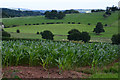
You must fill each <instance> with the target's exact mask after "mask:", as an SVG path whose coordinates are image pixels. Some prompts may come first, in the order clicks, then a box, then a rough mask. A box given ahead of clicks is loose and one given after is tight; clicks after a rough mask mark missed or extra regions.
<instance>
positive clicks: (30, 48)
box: [2, 12, 120, 78]
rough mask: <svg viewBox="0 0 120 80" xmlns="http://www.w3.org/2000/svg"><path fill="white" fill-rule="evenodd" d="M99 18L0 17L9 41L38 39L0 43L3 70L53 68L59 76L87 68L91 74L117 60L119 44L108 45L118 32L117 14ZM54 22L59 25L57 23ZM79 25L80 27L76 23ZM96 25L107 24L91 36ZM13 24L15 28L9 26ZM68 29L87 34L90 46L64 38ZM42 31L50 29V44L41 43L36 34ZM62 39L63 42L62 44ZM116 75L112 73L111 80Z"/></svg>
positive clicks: (70, 15) (85, 16)
mask: <svg viewBox="0 0 120 80" xmlns="http://www.w3.org/2000/svg"><path fill="white" fill-rule="evenodd" d="M102 15H103V12H98V13H88V14H86V13H84V14H82V13H79V14H67V15H66V17H65V18H64V19H61V20H59V19H55V20H54V19H53V20H51V19H46V18H45V17H44V16H37V17H35V16H32V17H15V18H4V19H3V23H4V24H5V27H6V28H4V30H5V31H7V32H9V33H10V34H11V38H28V39H40V40H38V41H34V40H33V41H29V40H16V41H15V40H11V41H10V40H7V41H2V65H3V67H10V66H29V67H33V66H42V67H43V69H44V70H45V71H48V69H50V68H54V67H56V68H58V69H59V74H61V73H62V72H64V70H74V69H76V68H80V67H86V66H90V70H93V71H94V70H96V69H99V68H101V67H105V66H107V65H109V64H111V63H113V62H114V61H116V60H118V59H119V55H120V54H119V51H120V50H119V49H118V46H119V45H112V44H111V37H112V35H113V34H117V33H118V20H117V15H118V12H114V13H112V15H111V16H109V17H108V18H104V17H103V16H102ZM49 22H53V23H54V24H46V23H49ZM57 22H63V23H62V24H57ZM68 22H75V24H68ZM79 22H80V24H78V23H79ZM97 22H102V24H103V25H105V24H107V25H108V26H103V27H104V29H105V32H104V33H101V34H100V35H96V34H95V33H93V29H94V28H95V26H96V24H97ZM42 23H45V24H42ZM88 23H90V25H88ZM25 24H27V25H25ZM29 24H30V25H29ZM33 24H35V25H33ZM36 24H38V25H36ZM13 25H17V26H16V27H13ZM17 29H19V30H20V33H16V30H17ZM71 29H78V30H79V31H80V32H83V31H86V32H88V33H89V34H90V36H91V40H90V42H92V43H83V42H81V41H76V42H75V41H68V40H67V35H68V31H69V30H71ZM44 30H50V31H51V32H52V33H53V34H54V35H55V36H54V41H47V40H43V39H42V37H41V35H40V34H39V35H38V34H36V33H37V32H42V31H44ZM62 40H66V42H63V41H62ZM94 42H98V43H94ZM102 42H104V43H102ZM117 66H118V64H117ZM115 69H116V67H115ZM83 72H85V71H83ZM95 73H96V72H95ZM116 73H117V71H116ZM116 73H115V74H114V75H115V78H116ZM96 75H97V74H94V75H93V76H91V77H96ZM99 75H100V74H99ZM99 75H97V76H99ZM110 75H111V74H110ZM103 76H104V75H103ZM108 76H109V75H108ZM117 77H118V76H117Z"/></svg>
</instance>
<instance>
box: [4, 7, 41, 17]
mask: <svg viewBox="0 0 120 80" xmlns="http://www.w3.org/2000/svg"><path fill="white" fill-rule="evenodd" d="M39 15H43V13H41V12H34V11H21V10H13V9H8V8H2V18H9V17H22V16H39Z"/></svg>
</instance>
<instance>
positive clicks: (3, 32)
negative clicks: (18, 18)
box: [2, 30, 11, 37]
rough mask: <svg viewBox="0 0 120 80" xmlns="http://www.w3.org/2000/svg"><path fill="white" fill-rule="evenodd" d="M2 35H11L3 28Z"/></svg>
mask: <svg viewBox="0 0 120 80" xmlns="http://www.w3.org/2000/svg"><path fill="white" fill-rule="evenodd" d="M2 37H11V35H10V33H8V32H6V31H4V30H2Z"/></svg>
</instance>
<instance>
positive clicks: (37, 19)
mask: <svg viewBox="0 0 120 80" xmlns="http://www.w3.org/2000/svg"><path fill="white" fill-rule="evenodd" d="M103 14H104V13H103V12H99V13H98V12H97V13H79V14H67V15H66V17H65V18H64V19H61V20H57V19H53V20H52V19H46V18H45V17H44V16H31V17H19V18H18V17H16V18H5V19H3V23H4V24H5V26H6V27H7V26H12V25H25V24H36V23H39V24H41V23H47V22H63V23H64V24H67V23H68V22H75V23H78V22H80V23H81V24H88V23H91V25H96V23H97V22H102V23H103V24H108V25H111V24H112V23H113V22H115V21H116V20H117V18H118V12H115V13H112V15H111V16H109V17H108V18H104V17H103Z"/></svg>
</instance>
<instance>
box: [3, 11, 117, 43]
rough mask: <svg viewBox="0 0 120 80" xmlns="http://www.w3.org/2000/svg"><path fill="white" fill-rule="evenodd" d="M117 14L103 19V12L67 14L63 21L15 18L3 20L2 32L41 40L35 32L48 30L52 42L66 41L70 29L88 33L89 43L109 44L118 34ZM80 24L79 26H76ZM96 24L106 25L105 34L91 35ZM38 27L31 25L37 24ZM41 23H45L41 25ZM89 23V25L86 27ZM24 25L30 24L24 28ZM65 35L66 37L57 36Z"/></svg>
mask: <svg viewBox="0 0 120 80" xmlns="http://www.w3.org/2000/svg"><path fill="white" fill-rule="evenodd" d="M117 19H118V12H114V13H112V15H111V16H109V17H108V18H104V17H103V12H98V13H79V14H67V15H66V17H65V18H64V19H61V20H58V19H46V18H45V17H44V16H32V17H16V18H4V19H3V23H4V24H5V26H6V27H8V26H9V27H10V28H5V29H4V30H5V31H7V32H10V33H11V35H12V37H14V38H35V39H41V36H40V35H37V34H36V33H37V32H42V31H44V30H50V31H52V33H53V34H54V35H55V37H54V40H62V39H65V40H66V39H67V34H68V31H69V30H71V29H78V30H79V31H80V32H82V31H86V32H89V34H90V36H91V41H93V42H111V37H112V35H113V34H116V33H118V21H117ZM47 22H54V23H56V22H63V24H46V23H47ZM68 22H75V24H68ZM78 22H80V23H81V24H77V23H78ZM97 22H102V24H103V25H105V24H108V26H107V27H105V26H104V29H105V32H104V33H101V35H96V34H95V33H93V32H92V31H93V29H94V28H95V26H96V24H97ZM37 23H39V25H33V24H37ZM41 23H45V24H44V25H42V24H41ZM88 23H90V24H91V25H88ZM25 24H31V25H27V26H25ZM12 25H18V26H17V27H12ZM17 29H19V30H20V33H19V34H16V33H15V32H16V30H17ZM57 35H66V36H57Z"/></svg>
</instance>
